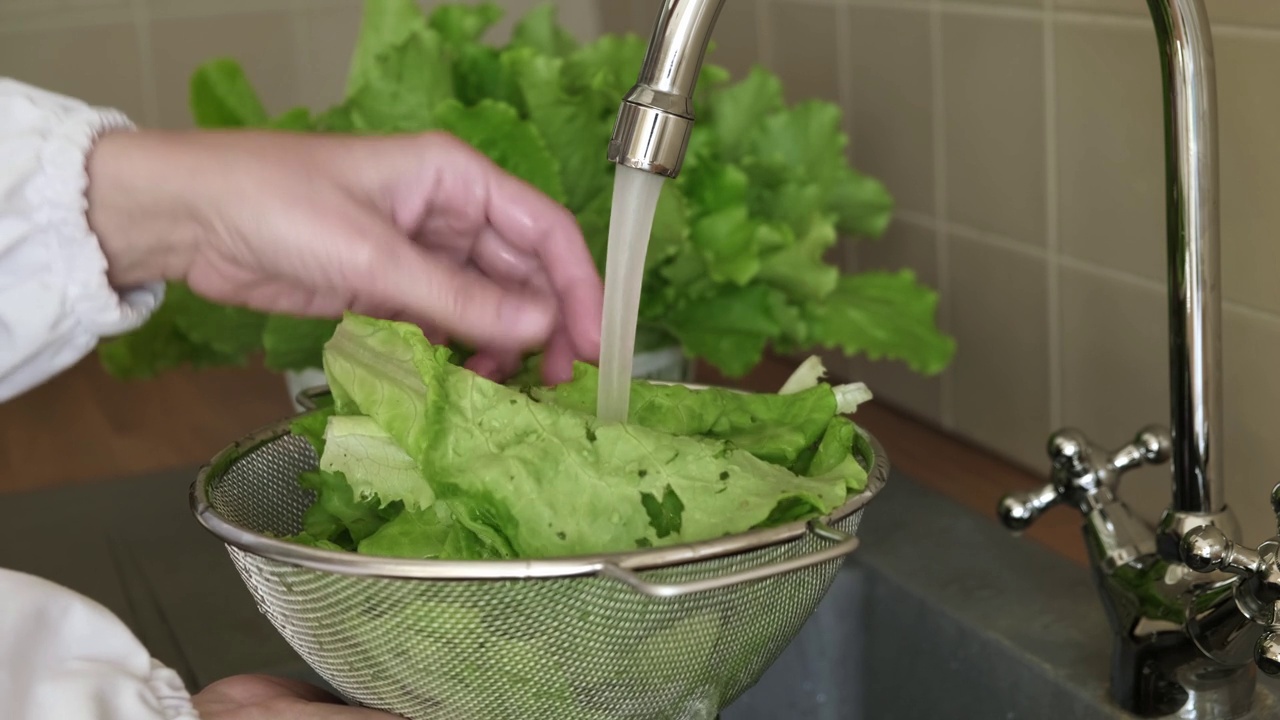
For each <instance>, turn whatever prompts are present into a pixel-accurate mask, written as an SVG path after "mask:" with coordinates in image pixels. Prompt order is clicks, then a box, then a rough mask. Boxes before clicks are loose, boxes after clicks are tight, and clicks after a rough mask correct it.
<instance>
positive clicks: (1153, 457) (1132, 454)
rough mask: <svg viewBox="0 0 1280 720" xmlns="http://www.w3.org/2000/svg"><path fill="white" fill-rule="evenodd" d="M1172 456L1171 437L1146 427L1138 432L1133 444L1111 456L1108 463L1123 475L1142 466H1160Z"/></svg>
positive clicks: (1164, 430)
mask: <svg viewBox="0 0 1280 720" xmlns="http://www.w3.org/2000/svg"><path fill="white" fill-rule="evenodd" d="M1172 455H1173V436H1172V435H1170V434H1169V431H1168V430H1166V429H1164V428H1162V427H1160V426H1158V425H1148V426H1147V427H1144V428H1142V429H1141V430H1139V431H1138V434H1137V435H1136V436H1134V438H1133V442H1131V443H1129V444H1128V445H1125V446H1124V447H1122V448H1120V449H1119V450H1117V451H1115V452H1114V453H1112V454H1111V457H1110V458H1109V460H1108V462H1109V464H1110V465H1111V467H1113V468H1115V470H1116V471H1117V473H1120V474H1123V473H1125V472H1128V471H1130V470H1133V469H1134V468H1137V467H1140V466H1142V465H1160V464H1161V463H1164V462H1166V461H1168V460H1169V458H1170V456H1172Z"/></svg>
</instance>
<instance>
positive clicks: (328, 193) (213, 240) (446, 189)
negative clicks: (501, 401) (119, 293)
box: [87, 131, 603, 383]
mask: <svg viewBox="0 0 1280 720" xmlns="http://www.w3.org/2000/svg"><path fill="white" fill-rule="evenodd" d="M88 166H89V177H90V182H89V188H88V193H87V194H88V199H89V210H88V216H89V222H90V225H91V227H92V228H93V229H94V231H95V232H96V233H97V235H98V237H99V240H100V242H101V244H102V246H103V250H104V252H105V253H106V256H107V261H108V275H109V277H110V279H111V281H112V282H113V283H114V284H115V285H116V286H118V287H129V286H132V285H136V284H140V283H143V282H147V281H153V280H159V279H171V280H184V281H185V282H186V283H187V284H188V285H189V286H190V287H191V289H192V290H193V291H194V292H196V293H198V294H200V295H202V296H204V297H206V298H208V299H210V300H212V301H215V302H221V303H227V304H234V305H243V306H248V307H252V308H254V309H257V310H261V311H265V312H282V313H291V314H298V315H312V316H328V317H336V316H338V315H339V314H340V313H341V312H342V311H344V310H351V311H354V312H357V313H361V314H365V315H373V316H377V317H383V318H388V319H396V320H407V321H410V322H414V323H416V324H418V325H420V326H422V328H423V330H424V331H425V332H426V333H427V336H428V337H429V338H430V339H431V340H432V341H433V342H436V343H443V342H447V341H448V340H450V339H458V340H461V341H463V342H465V343H467V344H469V345H470V346H472V347H473V348H475V349H476V351H477V352H476V354H475V356H473V357H472V358H471V359H470V360H469V361H468V363H467V365H468V367H470V368H471V369H472V370H474V371H476V372H477V373H480V374H482V375H485V376H488V377H490V378H493V379H501V378H502V377H505V376H506V375H509V374H510V373H512V372H514V371H515V370H516V369H517V368H518V367H519V363H520V359H521V354H522V353H523V352H525V351H528V350H532V349H535V348H539V347H542V348H545V355H544V363H543V369H544V375H545V379H546V380H547V381H548V382H552V383H554V382H560V381H563V380H566V379H568V378H569V377H571V373H572V363H573V361H574V360H575V359H584V360H590V361H593V360H595V359H596V357H597V356H598V353H599V342H600V340H599V336H600V317H601V309H602V304H603V285H602V282H601V280H600V276H599V273H598V272H597V271H596V268H595V265H594V263H593V261H592V259H591V255H590V253H589V252H588V250H587V247H586V244H585V242H584V241H583V239H582V234H581V232H580V230H579V229H578V226H577V223H576V222H575V220H574V218H573V216H572V214H570V213H569V212H568V211H567V210H566V209H565V208H563V207H561V206H560V205H559V204H557V203H555V202H554V201H552V200H551V199H549V198H547V197H545V196H544V195H542V194H541V193H540V192H538V191H537V190H536V189H534V188H533V187H532V186H530V185H527V184H526V183H524V182H523V181H521V180H519V179H517V178H515V177H513V176H511V175H509V174H507V173H505V172H504V171H502V170H501V169H500V168H499V167H498V166H497V165H495V164H494V163H492V162H490V161H489V159H488V158H486V157H484V156H483V155H481V154H480V153H479V152H477V151H475V150H474V149H472V148H471V147H469V146H467V145H466V144H464V143H462V142H461V141H459V140H457V139H455V138H453V137H451V136H448V135H444V134H439V133H426V134H421V135H403V136H382V137H353V136H339V135H302V134H291V133H267V132H250V131H231V132H190V133H164V132H150V131H142V132H137V133H115V134H110V135H107V136H106V137H103V138H101V139H100V140H99V141H98V143H97V145H96V146H95V148H94V150H93V151H92V153H91V154H90V157H89V163H88Z"/></svg>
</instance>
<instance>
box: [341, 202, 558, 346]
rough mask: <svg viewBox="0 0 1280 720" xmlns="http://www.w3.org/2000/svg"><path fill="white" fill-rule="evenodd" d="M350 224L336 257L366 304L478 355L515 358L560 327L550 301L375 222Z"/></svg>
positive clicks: (348, 284)
mask: <svg viewBox="0 0 1280 720" xmlns="http://www.w3.org/2000/svg"><path fill="white" fill-rule="evenodd" d="M353 224H354V225H355V227H353V228H352V229H351V230H350V231H348V232H349V237H347V238H346V239H344V240H342V241H341V243H340V244H341V246H342V247H343V249H344V251H343V252H342V253H340V254H339V255H338V256H337V257H338V260H339V262H341V263H342V264H343V276H344V278H345V280H344V284H345V285H346V286H347V288H349V289H350V290H351V291H352V292H354V293H356V295H357V298H358V300H360V301H361V302H362V303H372V304H373V305H376V306H383V307H389V308H395V309H396V310H397V311H398V313H397V314H403V315H404V316H406V317H407V318H410V319H412V320H413V321H414V322H416V323H419V324H421V325H426V326H430V327H431V328H433V329H434V330H435V331H437V332H438V333H439V334H440V335H441V336H446V337H450V338H456V339H459V340H462V341H463V342H466V343H468V344H470V345H472V346H473V347H477V348H490V349H495V350H499V351H506V352H509V353H518V352H520V351H522V350H527V349H529V348H533V347H539V346H541V345H542V344H543V343H545V342H546V340H547V338H548V336H550V334H551V331H552V329H553V327H554V326H555V323H556V320H555V314H556V312H555V311H556V303H555V302H554V301H553V300H552V299H551V298H549V297H546V296H545V295H539V294H536V293H535V292H533V291H530V290H521V289H511V288H503V287H501V286H499V285H498V284H496V283H494V282H493V281H492V280H490V279H489V278H487V277H485V276H483V275H481V274H479V273H476V272H474V271H471V270H468V269H466V268H464V267H459V266H458V265H456V264H454V263H452V262H449V261H446V260H442V259H440V258H439V257H436V256H433V255H432V254H431V253H430V252H428V251H426V250H424V249H423V248H420V247H418V246H417V245H414V244H413V243H410V242H408V241H407V239H406V238H405V237H404V236H403V235H402V234H400V232H399V231H398V230H396V229H395V228H393V227H391V226H389V225H384V224H382V223H381V222H379V221H378V220H376V219H369V220H365V221H363V222H361V221H353ZM352 238H358V239H359V242H355V241H352Z"/></svg>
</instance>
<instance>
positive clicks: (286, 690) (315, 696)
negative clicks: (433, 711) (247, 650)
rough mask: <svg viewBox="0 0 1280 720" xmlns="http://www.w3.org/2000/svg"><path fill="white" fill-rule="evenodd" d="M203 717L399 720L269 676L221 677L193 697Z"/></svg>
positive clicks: (208, 719) (225, 719)
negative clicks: (350, 705) (351, 705)
mask: <svg viewBox="0 0 1280 720" xmlns="http://www.w3.org/2000/svg"><path fill="white" fill-rule="evenodd" d="M192 703H193V704H194V705H195V708H196V712H198V713H199V714H200V720H398V718H397V717H396V716H395V715H389V714H387V713H384V712H380V711H377V710H369V709H366V708H353V707H349V706H347V705H344V704H342V702H341V701H340V700H338V699H337V698H335V697H334V696H332V695H330V694H329V693H327V692H325V691H323V690H321V689H320V688H318V687H315V686H313V685H308V684H307V683H304V682H299V681H297V680H286V679H284V678H276V677H269V676H267V675H237V676H235V677H229V678H225V679H223V680H219V681H217V682H215V683H213V684H211V685H209V687H207V688H205V689H204V690H201V691H200V692H198V693H196V694H195V696H193V697H192Z"/></svg>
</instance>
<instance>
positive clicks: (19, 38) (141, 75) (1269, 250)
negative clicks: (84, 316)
mask: <svg viewBox="0 0 1280 720" xmlns="http://www.w3.org/2000/svg"><path fill="white" fill-rule="evenodd" d="M1207 1H1208V4H1209V6H1210V12H1211V15H1212V19H1213V21H1214V23H1215V28H1216V43H1217V51H1218V68H1219V84H1220V124H1221V131H1222V138H1221V153H1222V190H1223V196H1222V230H1223V246H1222V265H1223V286H1224V291H1225V294H1226V298H1227V301H1228V302H1227V306H1226V310H1225V313H1224V332H1225V351H1224V354H1225V373H1226V407H1227V431H1228V433H1227V441H1226V453H1227V458H1226V462H1227V470H1228V489H1229V493H1228V497H1229V501H1230V502H1231V503H1232V504H1233V505H1234V506H1235V507H1236V509H1237V511H1238V512H1239V513H1240V514H1241V515H1242V517H1243V519H1244V522H1245V524H1246V529H1247V534H1248V536H1249V538H1250V539H1252V540H1258V539H1260V538H1261V537H1262V536H1263V534H1264V533H1268V532H1270V531H1271V530H1272V529H1273V526H1274V521H1273V518H1272V517H1271V515H1270V512H1269V511H1268V509H1267V490H1268V489H1269V487H1270V486H1271V484H1272V483H1274V482H1275V481H1276V480H1277V479H1280V472H1276V470H1277V469H1278V468H1280V442H1277V441H1276V438H1277V437H1280V422H1278V421H1276V420H1275V419H1273V414H1274V412H1273V409H1275V408H1280V376H1278V375H1277V374H1276V373H1274V372H1273V368H1275V367H1277V365H1280V286H1274V284H1273V282H1272V278H1273V277H1274V276H1275V274H1276V273H1277V271H1280V242H1277V240H1280V238H1277V237H1276V236H1277V228H1280V202H1276V201H1274V200H1273V199H1272V198H1273V197H1275V196H1276V195H1280V122H1277V114H1276V113H1277V111H1280V80H1277V77H1280V3H1277V2H1273V1H1272V0H1207ZM535 2H536V0H504V2H503V4H504V5H506V6H507V7H508V8H510V9H511V12H512V13H513V14H518V13H520V12H521V11H523V10H525V9H527V8H528V7H530V6H532V5H533V4H534V3H535ZM656 3H657V0H559V3H558V4H559V5H560V7H561V17H562V19H563V20H564V21H565V22H566V23H567V24H568V25H569V26H570V27H571V28H572V29H573V31H574V32H575V33H576V34H578V35H579V36H580V37H583V38H590V37H592V36H594V35H595V34H596V33H597V32H599V30H600V29H601V28H604V29H607V30H611V31H617V30H636V31H639V32H642V33H645V34H647V33H648V30H649V28H650V26H651V23H652V19H653V15H654V12H655V11H656V7H657V4H656ZM358 15H359V2H358V0H0V74H4V75H14V76H17V77H19V78H22V79H27V80H30V81H33V82H36V83H39V84H42V85H44V86H46V87H50V88H53V89H56V90H60V91H63V92H68V93H71V94H75V95H78V96H80V97H84V98H87V99H89V100H91V101H94V102H98V103H104V104H110V105H114V106H117V107H121V108H123V109H124V110H126V111H128V112H129V113H130V114H132V115H133V116H134V117H135V118H137V119H139V120H140V121H142V122H145V123H148V124H158V125H162V126H169V127H181V126H186V125H189V122H190V121H189V116H188V113H187V110H186V89H187V88H186V82H187V78H188V76H189V74H190V72H191V70H192V69H193V68H194V67H195V66H196V65H197V64H198V63H200V62H202V61H204V60H206V59H208V58H209V57H212V56H215V55H231V56H234V57H237V58H239V59H240V60H241V62H242V63H243V64H244V65H245V66H246V68H247V70H248V72H249V74H250V76H251V77H252V79H253V81H254V83H255V85H256V86H257V87H259V88H260V89H261V91H262V92H263V94H264V95H265V100H266V101H267V103H268V105H269V106H270V108H271V109H272V110H282V109H284V108H286V107H288V106H291V105H294V104H298V103H305V104H310V105H322V104H326V103H329V102H332V101H333V100H334V99H336V98H337V96H338V93H339V92H340V90H341V87H342V82H343V77H344V73H345V70H346V67H347V59H348V54H349V52H350V49H351V44H352V40H353V38H354V35H355V31H356V21H357V18H358ZM715 42H716V44H717V46H718V49H717V50H716V52H715V54H714V57H715V58H716V60H717V61H718V62H720V63H722V64H724V65H726V66H728V67H729V68H731V69H733V70H734V71H736V72H738V73H741V72H742V71H743V70H745V69H746V68H747V67H749V66H750V65H751V64H752V63H755V62H763V63H765V64H766V65H768V66H770V67H772V68H774V69H775V70H777V71H778V72H779V73H780V74H782V76H783V78H784V80H785V81H786V83H787V88H788V92H789V94H790V96H791V99H793V100H794V99H800V98H805V97H814V96H817V97H824V98H827V99H830V100H833V101H836V102H839V103H840V104H841V105H843V106H844V108H845V109H846V112H847V118H848V129H849V131H850V134H851V137H852V143H851V152H852V154H853V159H854V161H855V162H856V164H857V165H858V166H859V167H861V168H862V169H864V170H866V171H867V172H870V173H872V174H874V175H876V176H878V177H880V178H882V179H883V180H884V181H885V182H886V183H887V184H888V185H889V187H890V189H891V190H892V191H893V193H894V194H895V196H896V197H897V200H898V204H899V208H900V212H899V215H898V218H897V220H896V222H895V223H894V225H893V227H892V229H891V231H890V233H889V237H888V238H887V239H886V240H885V241H884V242H882V243H868V244H863V245H861V246H858V247H856V248H854V249H852V250H851V251H850V252H849V253H848V262H849V263H850V265H851V266H853V267H878V266H879V267H901V266H910V267H913V268H915V269H916V270H917V271H918V272H919V273H920V275H921V277H922V278H923V279H924V280H925V281H926V282H928V283H930V284H932V285H934V286H936V287H938V288H940V290H941V292H942V295H943V308H942V311H941V315H942V317H941V319H942V323H943V325H944V326H945V327H946V328H947V329H948V330H949V331H950V332H952V333H954V334H955V335H956V336H957V338H958V340H959V353H958V355H957V357H956V360H955V363H954V365H953V367H952V368H951V369H950V371H948V372H947V373H946V374H945V375H944V376H942V377H940V378H935V379H921V378H918V377H915V376H913V375H912V374H910V373H908V372H906V371H904V370H903V369H902V368H900V367H898V366H896V365H893V364H875V365H871V364H868V363H865V362H855V363H853V367H852V368H846V369H847V370H850V371H851V372H853V373H855V374H856V375H858V376H859V377H862V378H864V379H866V380H868V381H869V382H871V383H872V384H873V386H874V387H875V389H876V390H877V391H878V393H879V394H880V396H881V397H884V398H887V399H890V400H892V401H894V402H896V403H897V404H899V405H901V406H903V407H905V408H907V409H909V410H911V411H913V412H915V413H917V414H919V415H920V416H922V417H924V418H927V419H930V420H932V421H935V422H937V423H939V424H941V425H943V426H945V427H948V428H950V429H952V430H954V431H956V432H958V433H962V434H964V435H966V436H968V437H970V438H972V439H973V440H975V441H976V442H978V443H981V444H983V445H985V446H988V447H990V448H992V449H994V450H996V451H998V452H1001V453H1003V454H1004V455H1006V456H1007V457H1009V458H1011V459H1013V460H1015V461H1017V462H1020V463H1023V464H1025V465H1027V466H1029V467H1032V468H1034V469H1037V470H1043V469H1044V467H1045V464H1046V461H1045V458H1044V451H1043V447H1044V442H1045V438H1046V436H1047V434H1048V433H1049V431H1050V430H1051V429H1052V428H1055V427H1058V426H1061V425H1064V424H1073V425H1077V426H1080V427H1082V428H1084V429H1085V430H1086V431H1087V432H1088V433H1090V434H1091V435H1092V436H1093V437H1094V438H1095V439H1096V440H1097V441H1099V442H1102V443H1105V444H1109V445H1116V444H1119V443H1122V442H1125V441H1126V440H1127V439H1128V437H1129V436H1130V435H1131V434H1132V433H1133V432H1134V431H1135V430H1136V429H1137V428H1138V427H1139V426H1140V425H1142V424H1145V423H1147V422H1151V421H1160V422H1164V421H1165V418H1166V415H1167V406H1168V394H1167V390H1166V373H1167V369H1166V368H1167V364H1166V359H1165V358H1166V352H1167V351H1166V346H1165V341H1166V336H1167V332H1166V327H1165V326H1166V316H1165V310H1164V294H1163V292H1164V291H1163V286H1164V275H1163V272H1164V271H1163V268H1164V249H1163V248H1164V223H1163V206H1162V203H1163V186H1162V177H1163V175H1162V173H1163V169H1162V158H1161V132H1162V129H1161V113H1160V93H1159V69H1158V65H1157V62H1158V61H1157V55H1156V45H1155V41H1154V36H1153V32H1152V30H1151V27H1150V22H1149V20H1148V18H1147V16H1146V4H1145V2H1144V0H990V1H988V2H972V1H965V2H961V1H960V0H728V2H727V3H726V6H725V9H724V11H723V14H722V18H721V20H720V22H719V25H718V27H717V28H716V33H715ZM1126 482H1127V484H1126V488H1125V495H1126V496H1128V497H1129V498H1130V499H1132V500H1133V501H1134V502H1135V503H1136V504H1137V505H1138V506H1139V507H1140V508H1142V509H1143V510H1144V511H1145V512H1146V513H1147V514H1148V515H1149V516H1152V517H1154V516H1155V514H1156V513H1158V511H1159V509H1160V508H1161V506H1162V505H1163V503H1164V502H1165V501H1166V498H1167V496H1168V488H1167V480H1166V476H1165V475H1164V474H1162V473H1160V472H1158V471H1156V472H1152V471H1148V472H1145V473H1136V474H1134V475H1131V476H1129V478H1128V479H1127V481H1126Z"/></svg>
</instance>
